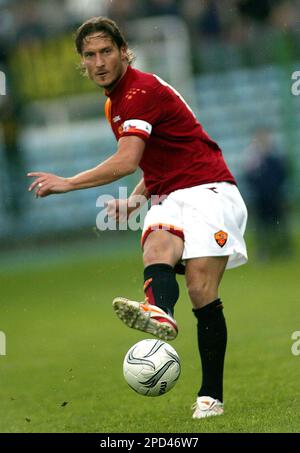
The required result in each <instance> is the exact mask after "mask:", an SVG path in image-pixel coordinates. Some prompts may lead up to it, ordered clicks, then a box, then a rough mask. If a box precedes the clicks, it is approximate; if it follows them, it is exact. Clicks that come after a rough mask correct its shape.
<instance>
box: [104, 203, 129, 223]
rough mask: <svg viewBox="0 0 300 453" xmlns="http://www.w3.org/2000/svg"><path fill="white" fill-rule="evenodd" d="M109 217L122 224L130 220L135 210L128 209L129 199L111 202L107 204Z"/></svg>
mask: <svg viewBox="0 0 300 453" xmlns="http://www.w3.org/2000/svg"><path fill="white" fill-rule="evenodd" d="M106 210H107V215H108V217H110V218H111V219H115V220H116V221H117V222H118V223H122V222H124V221H125V220H127V219H128V217H129V216H130V214H131V213H132V211H133V210H134V209H132V208H129V207H128V199H118V200H111V201H108V202H107V203H106Z"/></svg>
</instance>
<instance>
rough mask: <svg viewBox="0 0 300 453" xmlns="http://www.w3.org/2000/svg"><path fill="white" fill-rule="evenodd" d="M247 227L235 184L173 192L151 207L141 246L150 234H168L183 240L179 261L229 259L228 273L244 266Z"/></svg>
mask: <svg viewBox="0 0 300 453" xmlns="http://www.w3.org/2000/svg"><path fill="white" fill-rule="evenodd" d="M246 223H247V208H246V206H245V203H244V201H243V199H242V196H241V194H240V192H239V190H238V188H237V187H236V186H235V185H234V184H230V183H227V182H217V183H211V184H203V185H200V186H196V187H191V188H188V189H180V190H175V191H174V192H172V193H171V194H170V195H168V197H167V198H165V199H164V200H163V201H162V202H161V203H160V204H157V205H154V206H151V208H150V209H149V211H148V213H147V215H146V217H145V221H144V228H143V234H142V245H143V244H144V242H145V240H146V239H147V237H148V235H149V234H150V233H151V231H156V230H167V231H170V233H173V234H176V235H177V236H179V237H182V239H183V240H184V250H183V255H182V260H187V259H190V258H200V257H204V256H206V257H207V256H229V260H228V263H227V269H230V268H233V267H237V266H240V265H242V264H244V263H246V262H247V249H246V244H245V241H244V238H243V235H244V232H245V229H246Z"/></svg>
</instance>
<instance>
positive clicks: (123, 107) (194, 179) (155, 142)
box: [105, 66, 235, 196]
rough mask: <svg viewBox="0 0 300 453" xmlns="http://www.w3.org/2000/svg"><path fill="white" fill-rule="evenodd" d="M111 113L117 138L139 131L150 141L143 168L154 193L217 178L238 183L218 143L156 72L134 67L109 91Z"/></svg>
mask: <svg viewBox="0 0 300 453" xmlns="http://www.w3.org/2000/svg"><path fill="white" fill-rule="evenodd" d="M105 113H106V117H107V119H108V121H109V122H110V124H111V127H112V130H113V132H114V134H115V136H116V139H117V140H119V139H120V138H121V137H124V136H129V135H136V136H138V137H140V138H141V139H143V140H144V141H145V150H144V153H143V156H142V159H141V161H140V168H141V169H142V170H143V173H144V181H145V185H146V188H147V190H148V192H149V194H150V195H159V196H161V195H168V194H169V193H171V192H173V191H175V190H178V189H184V188H188V187H193V186H197V185H201V184H207V183H212V182H224V181H228V182H231V183H233V184H235V179H234V177H233V176H232V174H231V172H230V171H229V169H228V167H227V165H226V163H225V160H224V158H223V155H222V152H221V149H220V148H219V146H218V144H217V143H216V142H215V141H213V140H212V139H211V138H210V137H209V135H208V134H207V133H206V132H205V131H204V129H203V127H202V126H201V124H200V123H199V122H198V121H197V119H196V118H195V116H194V114H193V112H192V111H191V109H190V107H189V106H188V105H187V104H186V102H185V101H184V99H183V98H182V97H181V96H180V94H179V93H178V92H176V91H175V90H174V88H173V87H171V86H170V85H168V84H167V83H166V82H164V81H163V80H162V79H160V78H159V77H157V76H156V75H154V74H148V73H145V72H141V71H139V70H137V69H133V68H132V67H131V66H128V69H127V71H126V73H125V74H124V76H123V77H122V79H121V80H120V81H119V82H118V84H117V85H116V87H115V88H114V89H113V91H112V92H111V93H110V94H109V95H108V99H107V101H106V104H105Z"/></svg>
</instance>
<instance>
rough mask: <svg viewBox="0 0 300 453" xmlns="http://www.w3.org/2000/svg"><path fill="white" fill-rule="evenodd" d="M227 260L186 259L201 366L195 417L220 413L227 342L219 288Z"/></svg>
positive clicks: (224, 257)
mask: <svg viewBox="0 0 300 453" xmlns="http://www.w3.org/2000/svg"><path fill="white" fill-rule="evenodd" d="M227 261H228V257H226V256H222V257H205V258H196V259H190V260H187V263H186V282H187V287H188V292H189V296H190V299H191V302H192V305H193V312H194V314H195V316H196V318H197V320H198V324H197V337H198V349H199V353H200V358H201V365H202V385H201V388H200V390H199V392H198V398H197V405H196V407H195V412H194V418H201V417H205V416H208V415H219V414H221V413H222V411H223V408H222V405H221V403H222V401H223V368H224V358H225V350H226V342H227V329H226V322H225V318H224V315H223V306H222V303H221V300H220V299H219V297H218V287H219V284H220V281H221V279H222V275H223V273H224V270H225V267H226V264H227Z"/></svg>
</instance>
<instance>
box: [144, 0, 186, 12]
mask: <svg viewBox="0 0 300 453" xmlns="http://www.w3.org/2000/svg"><path fill="white" fill-rule="evenodd" d="M178 3H179V2H178V1H177V0H148V1H146V2H144V12H145V14H146V15H147V16H163V15H170V16H177V15H178V14H179V8H178Z"/></svg>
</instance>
